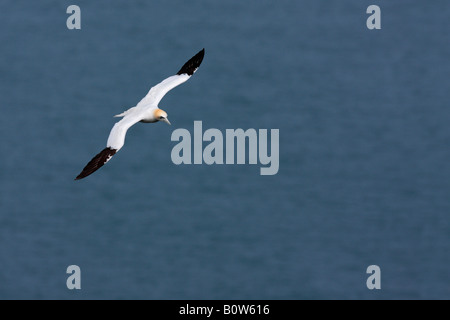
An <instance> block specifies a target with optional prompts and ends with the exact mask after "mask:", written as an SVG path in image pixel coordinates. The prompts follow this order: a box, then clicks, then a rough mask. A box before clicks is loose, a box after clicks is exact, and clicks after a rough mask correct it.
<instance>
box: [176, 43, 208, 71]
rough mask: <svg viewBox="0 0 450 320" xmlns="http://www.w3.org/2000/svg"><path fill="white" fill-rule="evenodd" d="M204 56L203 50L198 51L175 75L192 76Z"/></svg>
mask: <svg viewBox="0 0 450 320" xmlns="http://www.w3.org/2000/svg"><path fill="white" fill-rule="evenodd" d="M204 56H205V48H203V49H202V50H200V51H199V52H198V53H197V54H196V55H195V56H193V57H192V58H191V59H190V60H189V61H188V62H186V63H185V64H184V65H183V66H182V67H181V69H180V71H178V72H177V75H180V74H187V75H189V76H192V75H193V74H194V72H195V71H196V70H197V69H198V67H200V64H201V63H202V61H203V57H204Z"/></svg>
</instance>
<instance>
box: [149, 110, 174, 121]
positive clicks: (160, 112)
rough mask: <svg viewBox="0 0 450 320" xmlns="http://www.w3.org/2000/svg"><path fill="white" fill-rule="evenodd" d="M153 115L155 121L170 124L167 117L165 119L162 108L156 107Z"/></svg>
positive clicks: (165, 114) (165, 115)
mask: <svg viewBox="0 0 450 320" xmlns="http://www.w3.org/2000/svg"><path fill="white" fill-rule="evenodd" d="M153 115H154V117H155V119H156V121H164V122H165V123H167V124H170V121H169V119H167V113H166V112H165V111H164V110H161V109H156V110H155V111H153Z"/></svg>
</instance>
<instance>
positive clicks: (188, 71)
mask: <svg viewBox="0 0 450 320" xmlns="http://www.w3.org/2000/svg"><path fill="white" fill-rule="evenodd" d="M204 54H205V49H202V50H201V51H200V52H198V53H197V54H196V55H195V56H194V57H192V58H191V59H190V60H189V61H188V62H186V63H185V64H184V65H183V67H181V69H180V71H178V72H177V74H176V75H173V76H170V77H168V78H167V79H165V80H163V81H162V82H160V83H158V84H157V85H156V86H154V87H152V88H151V89H150V90H149V92H148V93H147V95H146V96H145V97H144V98H142V100H141V101H140V102H139V103H138V104H137V105H136V106H135V107H132V108H130V109H128V110H126V111H124V112H123V113H121V114H118V115H116V116H115V117H123V119H122V120H120V121H119V122H117V123H116V124H115V125H114V127H113V128H112V130H111V132H110V134H109V137H108V141H107V143H106V148H105V149H104V150H102V151H101V152H100V153H99V154H97V155H96V156H95V157H94V158H93V159H92V160H91V161H90V162H89V163H88V164H87V165H86V167H85V168H84V169H83V171H82V172H81V173H80V174H79V175H78V176H77V177H76V178H75V180H79V179H83V178H85V177H87V176H88V175H90V174H92V173H93V172H95V171H96V170H98V169H99V168H100V167H102V166H103V165H104V164H105V163H106V162H108V161H109V160H110V159H111V157H112V156H113V155H114V154H116V153H117V151H119V150H120V149H121V148H122V147H123V145H124V144H125V136H126V134H127V131H128V129H129V128H130V127H132V126H133V125H134V124H136V123H138V122H145V123H152V122H157V121H163V122H166V123H168V124H170V122H169V120H168V119H167V113H166V112H165V111H163V110H161V109H158V104H159V102H160V101H161V99H162V98H163V97H164V96H165V95H166V93H167V92H169V91H170V90H172V89H173V88H175V87H176V86H179V85H180V84H182V83H184V82H186V81H187V80H189V78H190V77H191V76H192V75H193V74H194V73H195V71H197V69H198V67H199V66H200V64H201V63H202V61H203V57H204Z"/></svg>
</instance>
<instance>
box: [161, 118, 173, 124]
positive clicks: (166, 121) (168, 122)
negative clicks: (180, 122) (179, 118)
mask: <svg viewBox="0 0 450 320" xmlns="http://www.w3.org/2000/svg"><path fill="white" fill-rule="evenodd" d="M162 121H164V122H165V123H167V124H168V125H170V124H171V123H170V121H169V119H167V118H164V119H162Z"/></svg>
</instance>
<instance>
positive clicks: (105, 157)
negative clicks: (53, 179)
mask: <svg viewBox="0 0 450 320" xmlns="http://www.w3.org/2000/svg"><path fill="white" fill-rule="evenodd" d="M116 152H117V150H116V149H112V148H110V147H108V148H105V149H103V150H102V152H100V153H99V154H97V155H96V156H95V157H94V158H92V160H91V161H89V163H88V164H87V165H86V166H85V167H84V169H83V171H81V173H80V174H79V175H78V176H77V177H76V178H75V180H80V179H83V178H86V177H87V176H88V175H90V174H92V173H94V172H95V171H97V170H98V169H100V168H101V167H103V165H104V164H105V163H107V162H108V161H109V160H110V159H111V158H112V156H113V155H115V154H116Z"/></svg>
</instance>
